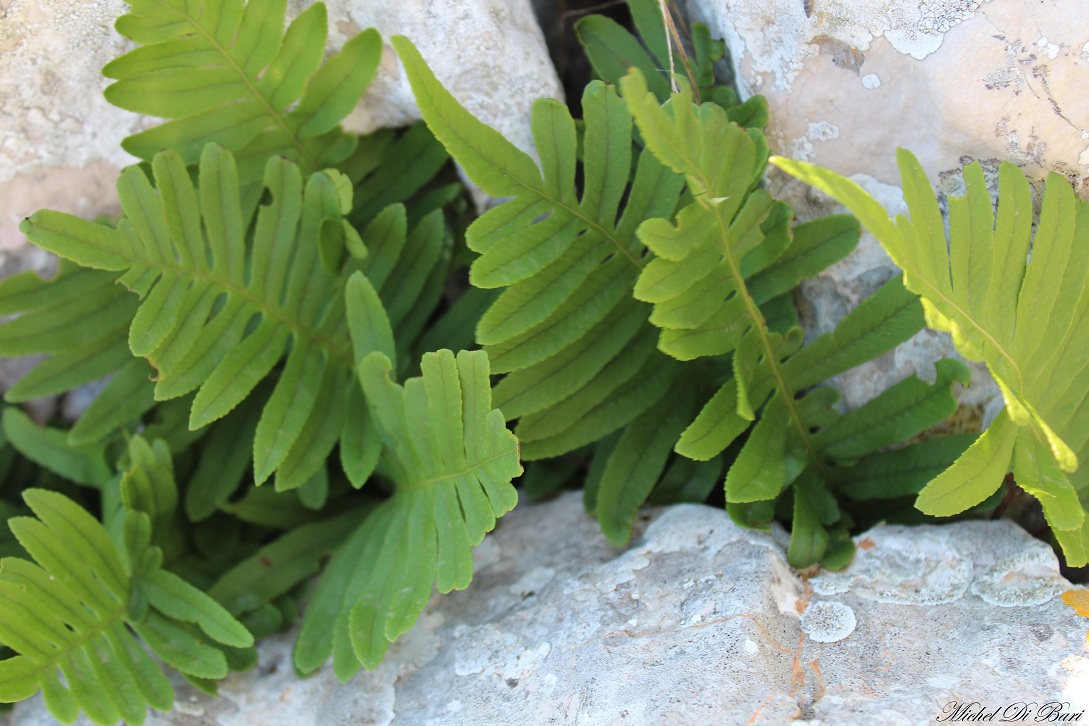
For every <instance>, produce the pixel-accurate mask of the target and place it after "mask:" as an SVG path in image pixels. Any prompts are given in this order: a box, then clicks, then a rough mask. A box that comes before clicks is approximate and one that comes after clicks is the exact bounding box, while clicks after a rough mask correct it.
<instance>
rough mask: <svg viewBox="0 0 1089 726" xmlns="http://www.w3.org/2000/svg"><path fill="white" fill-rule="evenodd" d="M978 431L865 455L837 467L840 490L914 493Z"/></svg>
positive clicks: (859, 494)
mask: <svg viewBox="0 0 1089 726" xmlns="http://www.w3.org/2000/svg"><path fill="white" fill-rule="evenodd" d="M975 439H976V435H975V434H953V435H950V436H940V437H938V438H934V439H927V440H926V441H920V442H919V443H917V444H911V445H910V446H905V447H904V448H901V449H894V450H892V451H883V452H879V453H875V454H870V455H869V456H866V457H863V458H862V459H860V460H859V462H858V463H857V464H855V465H854V466H850V467H843V468H842V469H840V470H837V471H836V474H835V482H836V485H837V488H838V491H839V492H841V493H842V494H844V495H846V496H848V497H851V498H852V499H858V500H865V499H895V498H897V497H907V496H914V495H916V494H918V493H919V492H920V491H921V490H922V488H923V487H924V486H926V484H927V483H928V482H929V481H930V480H931V479H933V478H934V477H936V476H937V475H938V474H940V473H941V472H942V471H944V470H945V469H948V468H949V466H950V465H952V463H953V462H954V461H955V460H956V459H957V458H958V457H959V456H960V455H961V454H963V453H964V451H965V449H967V448H968V447H969V446H970V445H971V443H972V442H973V441H975Z"/></svg>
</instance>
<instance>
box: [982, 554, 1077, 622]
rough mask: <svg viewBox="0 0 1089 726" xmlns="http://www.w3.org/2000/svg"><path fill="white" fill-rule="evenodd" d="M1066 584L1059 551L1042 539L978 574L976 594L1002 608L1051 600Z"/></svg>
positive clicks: (1032, 604) (1027, 605)
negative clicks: (1056, 553) (1061, 569)
mask: <svg viewBox="0 0 1089 726" xmlns="http://www.w3.org/2000/svg"><path fill="white" fill-rule="evenodd" d="M1065 585H1066V582H1065V580H1063V579H1062V578H1061V577H1060V576H1059V573H1058V567H1057V562H1056V560H1055V553H1054V552H1052V551H1051V548H1050V547H1048V546H1047V545H1045V544H1043V543H1042V542H1034V543H1033V545H1031V546H1029V547H1027V548H1026V549H1025V550H1023V551H1021V552H1018V553H1017V554H1015V555H1014V556H1012V557H1007V558H1004V559H1002V560H1000V561H998V562H996V563H994V564H993V565H992V566H990V567H988V568H987V569H986V570H984V571H983V572H981V573H979V574H977V575H976V579H975V581H974V582H973V583H972V593H973V594H975V595H979V596H980V597H981V598H983V599H984V600H986V601H987V602H989V603H991V604H992V605H997V606H999V607H1004V608H1013V607H1030V606H1034V605H1043V604H1044V603H1046V602H1048V601H1049V600H1051V599H1052V598H1053V597H1055V596H1056V595H1058V594H1059V593H1061V592H1062V591H1063V590H1064V589H1065V587H1064V586H1065Z"/></svg>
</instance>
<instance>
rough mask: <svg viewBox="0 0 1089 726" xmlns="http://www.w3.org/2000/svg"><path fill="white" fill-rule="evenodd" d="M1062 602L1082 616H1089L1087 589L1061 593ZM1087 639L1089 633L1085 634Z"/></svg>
mask: <svg viewBox="0 0 1089 726" xmlns="http://www.w3.org/2000/svg"><path fill="white" fill-rule="evenodd" d="M1063 602H1064V603H1066V604H1067V605H1069V606H1070V607H1072V608H1074V612H1076V613H1077V614H1078V615H1080V616H1082V617H1083V618H1089V590H1067V591H1066V592H1064V593H1063ZM1085 639H1086V640H1087V641H1089V633H1086V634H1085Z"/></svg>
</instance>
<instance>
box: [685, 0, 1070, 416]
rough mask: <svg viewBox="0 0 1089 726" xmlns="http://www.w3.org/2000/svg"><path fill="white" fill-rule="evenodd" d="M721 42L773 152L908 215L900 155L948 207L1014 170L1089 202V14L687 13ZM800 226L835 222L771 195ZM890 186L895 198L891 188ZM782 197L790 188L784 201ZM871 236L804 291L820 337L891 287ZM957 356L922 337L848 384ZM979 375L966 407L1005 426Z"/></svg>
mask: <svg viewBox="0 0 1089 726" xmlns="http://www.w3.org/2000/svg"><path fill="white" fill-rule="evenodd" d="M686 7H687V9H688V11H689V12H690V14H691V15H692V16H693V17H694V18H696V19H701V20H704V21H705V22H707V23H708V24H709V25H710V26H711V29H712V33H715V34H717V35H719V36H720V37H723V38H725V40H726V45H727V47H728V48H729V50H730V53H731V56H732V63H733V67H734V70H735V73H736V78H737V80H738V83H739V85H740V90H741V92H742V95H744V96H748V95H752V94H757V93H759V94H763V95H764V96H766V97H767V99H768V102H769V105H770V109H771V123H770V125H769V127H768V137H769V141H770V143H771V146H772V148H773V150H774V151H775V152H776V153H778V154H782V155H784V156H789V157H792V158H797V159H803V160H806V161H811V162H814V163H816V164H820V165H822V166H826V167H828V168H830V169H833V170H834V171H837V172H839V173H841V174H844V175H846V176H851V177H854V178H855V179H856V181H860V182H861V183H862V184H863V186H865V187H867V188H868V189H869V190H870V191H871V192H878V198H879V199H881V200H882V201H883V202H885V203H886V206H889V207H890V209H893V210H894V211H899V209H897V207H899V206H901V205H902V198H901V197H899V189H898V187H897V186H895V185H898V184H899V173H898V171H897V169H896V160H895V153H896V149H897V147H904V148H907V149H910V150H911V151H912V152H914V153H915V154H916V156H918V158H919V161H920V163H921V164H922V167H923V169H924V170H926V172H927V173H928V175H929V176H930V179H931V182H932V183H933V184H934V185H935V186H936V187H938V188H939V189H940V190H941V191H942V192H943V193H951V192H955V191H957V187H958V185H959V183H960V178H959V172H960V169H961V167H962V166H963V164H964V163H966V162H968V161H971V160H980V161H981V162H983V163H984V166H985V168H987V167H989V168H991V169H993V168H994V167H996V166H997V163H998V162H999V161H1004V160H1009V161H1013V162H1015V163H1017V164H1018V165H1020V166H1022V167H1023V168H1024V169H1025V170H1026V171H1027V172H1028V173H1029V174H1030V175H1032V176H1035V177H1038V178H1042V177H1043V176H1044V174H1045V172H1048V171H1057V172H1060V173H1062V174H1064V175H1065V176H1067V177H1068V178H1069V179H1070V180H1071V182H1072V183H1073V184H1074V186H1075V188H1076V189H1078V190H1079V193H1080V194H1081V196H1082V197H1083V198H1089V102H1087V100H1086V99H1089V5H1086V3H1085V2H1083V0H1049V1H1048V2H1042V3H1037V2H1033V3H1026V2H1022V1H1021V0H908V1H907V2H904V1H902V0H804V2H803V1H802V0H755V1H754V0H686ZM771 185H772V189H773V192H775V193H781V194H784V195H785V196H786V197H788V199H789V200H790V201H792V202H793V203H795V204H796V206H797V209H798V212H799V215H800V216H801V217H802V218H810V217H813V216H816V215H817V214H819V213H825V212H827V211H829V210H831V209H832V207H831V205H829V204H828V203H827V202H826V201H825V200H821V199H819V198H817V197H816V196H815V195H812V194H810V193H809V191H808V190H807V189H805V188H804V187H803V186H802V185H800V184H798V183H796V182H794V183H790V184H787V183H786V182H785V181H784V180H783V179H782V178H779V177H773V178H772V179H771ZM889 185H894V186H891V187H890V186H889ZM784 186H785V187H786V188H784ZM894 272H895V271H894V268H893V267H892V264H891V262H890V261H889V260H888V258H887V256H885V255H884V253H883V251H882V250H881V249H880V247H879V246H878V245H877V244H876V242H875V240H873V239H872V238H871V237H870V236H869V235H865V236H864V238H863V242H862V244H861V245H860V247H859V249H858V251H857V252H856V253H855V254H854V255H853V256H852V257H851V258H850V259H848V260H845V261H844V262H842V263H840V264H839V265H837V266H836V267H835V268H833V269H832V270H830V272H829V273H828V274H826V275H822V276H820V277H818V278H816V279H815V280H812V281H810V282H809V283H807V284H806V286H805V288H804V294H805V296H806V298H807V299H808V301H809V305H810V307H811V310H810V323H811V330H812V331H813V332H815V333H816V332H823V331H824V330H826V329H827V328H828V327H830V325H831V324H832V323H833V322H834V321H835V320H838V319H839V318H840V317H842V315H843V314H844V312H845V311H846V310H847V309H849V308H850V307H852V306H853V305H854V304H855V303H856V302H857V301H858V299H860V298H861V297H864V296H866V295H868V294H869V293H870V292H872V291H873V290H874V289H876V287H877V286H878V285H879V284H880V283H881V282H883V281H884V280H885V279H887V278H888V277H889V276H890V275H892V274H894ZM951 350H952V346H951V344H949V343H948V342H947V339H945V338H939V337H938V336H936V335H935V334H933V333H929V332H927V333H925V334H923V335H922V336H920V337H919V338H918V339H916V340H915V341H914V342H913V343H912V344H911V345H909V346H907V347H905V348H904V349H903V350H901V351H898V352H897V353H896V354H895V355H894V356H890V357H889V358H887V359H885V360H882V361H880V362H879V363H878V364H877V365H876V366H869V367H867V368H863V369H860V370H858V371H856V372H853V373H852V374H849V375H848V376H847V377H846V380H844V381H841V382H842V383H844V384H845V388H846V399H847V402H848V404H849V405H857V404H858V403H861V402H862V401H864V400H866V399H867V398H869V397H870V396H872V395H873V394H874V393H875V392H876V391H878V390H880V389H882V388H884V387H887V385H888V384H889V383H890V382H893V381H895V380H898V379H900V378H903V377H904V376H907V375H909V374H910V373H912V372H919V373H920V375H927V373H928V369H929V367H930V364H931V362H932V361H933V360H935V359H936V358H938V357H941V356H943V355H947V354H948V353H949V351H951ZM980 372H982V368H979V369H977V370H975V371H973V374H974V375H973V379H974V380H976V381H979V382H980V383H979V385H974V386H973V387H972V388H973V389H975V390H972V389H969V391H967V392H966V393H965V394H964V395H962V396H961V400H962V401H963V402H964V403H965V404H967V409H966V411H965V413H966V414H967V415H968V416H969V418H973V417H974V418H975V419H977V423H978V418H979V417H980V416H983V417H984V418H988V416H987V412H985V411H984V408H985V407H987V406H988V404H989V408H990V411H989V413H990V414H994V413H997V410H998V409H997V406H996V405H995V401H996V394H997V391H996V389H995V388H994V386H993V385H986V384H989V383H990V381H989V378H987V376H986V375H985V374H983V375H976V374H977V373H980Z"/></svg>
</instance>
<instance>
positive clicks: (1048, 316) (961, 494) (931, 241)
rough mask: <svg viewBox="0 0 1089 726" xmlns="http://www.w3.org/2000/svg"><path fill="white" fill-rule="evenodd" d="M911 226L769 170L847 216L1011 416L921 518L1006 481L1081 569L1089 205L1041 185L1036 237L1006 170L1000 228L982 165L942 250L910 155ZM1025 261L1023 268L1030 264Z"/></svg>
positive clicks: (821, 181)
mask: <svg viewBox="0 0 1089 726" xmlns="http://www.w3.org/2000/svg"><path fill="white" fill-rule="evenodd" d="M897 159H898V162H899V165H900V169H901V175H902V183H903V189H904V197H905V199H906V200H907V203H908V208H909V210H910V212H911V219H910V220H909V219H908V218H907V217H905V216H903V215H899V216H897V218H896V220H895V221H893V220H891V219H889V217H888V214H887V213H886V212H885V210H884V208H882V207H881V205H880V204H878V203H877V202H876V201H875V200H874V199H873V198H872V197H870V196H869V195H868V194H866V192H865V191H863V190H862V189H861V188H860V187H859V186H858V185H857V184H855V183H854V182H852V181H850V180H848V179H845V178H843V177H841V176H839V175H837V174H834V173H833V172H830V171H827V170H824V169H820V168H817V167H814V166H812V165H810V164H806V163H803V162H797V161H790V160H788V159H778V158H777V159H775V160H774V162H775V164H776V165H777V166H779V167H780V168H782V169H783V170H784V171H787V172H788V173H790V174H793V175H794V176H797V177H799V178H800V179H802V180H803V181H806V182H808V183H809V184H812V185H814V186H816V187H817V188H819V189H821V190H822V191H825V192H827V193H828V194H830V195H832V196H833V197H835V198H836V199H837V200H839V201H840V202H842V203H843V204H845V205H846V206H847V207H849V208H850V209H852V210H853V211H854V212H855V213H856V214H857V215H858V216H859V218H860V219H861V220H862V222H863V223H864V224H865V225H866V226H867V227H869V228H870V230H871V231H873V233H874V234H875V235H876V236H877V238H878V240H879V241H880V242H881V244H882V245H883V246H884V247H885V249H886V250H887V251H888V253H889V256H890V257H892V259H893V261H894V262H895V263H896V264H897V265H898V266H899V267H900V268H901V269H903V270H904V284H905V285H906V286H907V287H908V288H909V289H910V290H912V291H914V292H916V293H918V294H919V295H920V296H922V299H923V305H924V307H925V310H926V320H927V323H928V324H929V325H930V327H932V328H934V329H936V330H943V331H946V332H948V333H950V334H951V335H952V336H953V342H954V344H955V345H956V347H957V350H958V351H959V352H960V353H961V354H962V355H964V356H965V357H966V358H969V359H971V360H979V361H983V362H985V363H986V364H987V367H988V369H989V370H990V372H991V374H992V376H993V377H994V379H995V381H996V382H997V383H998V385H999V387H1000V388H1001V389H1002V393H1003V396H1004V398H1005V403H1006V408H1005V410H1004V412H1003V413H1002V414H1000V415H999V417H998V419H996V420H995V422H994V423H992V424H991V426H990V427H989V428H988V429H987V431H986V432H984V434H983V435H982V436H980V437H979V439H977V440H976V441H975V442H974V443H973V444H972V446H971V447H970V448H969V449H968V450H967V451H966V452H964V454H963V455H962V456H961V457H960V458H959V459H957V461H956V463H955V464H954V465H953V466H951V467H950V468H949V469H948V470H947V471H945V472H944V473H943V474H941V475H939V476H938V477H936V478H935V479H934V480H933V481H932V482H931V483H930V484H929V485H928V486H927V487H926V489H924V490H923V492H922V493H921V494H920V496H919V499H918V502H917V505H918V507H919V508H920V509H921V510H922V511H924V512H926V513H928V514H932V515H937V516H949V515H952V514H956V513H958V512H961V511H964V510H965V509H968V508H969V507H972V506H974V505H976V504H978V503H979V502H982V501H983V500H985V499H986V498H987V497H988V496H990V495H991V494H992V493H993V492H995V491H996V490H997V489H998V488H999V487H1000V486H1001V483H1002V480H1003V478H1004V476H1005V475H1006V473H1007V472H1008V471H1010V469H1011V468H1012V470H1013V472H1014V476H1015V478H1016V480H1017V481H1018V483H1019V484H1020V485H1021V486H1022V487H1023V488H1024V489H1025V490H1026V491H1028V492H1029V493H1031V494H1033V495H1034V496H1036V497H1037V498H1039V499H1040V501H1041V503H1042V504H1043V507H1044V513H1045V515H1046V516H1047V518H1048V521H1049V522H1050V523H1051V525H1052V527H1053V529H1054V531H1055V533H1056V536H1057V538H1058V539H1059V542H1060V543H1061V544H1062V547H1063V550H1064V552H1065V553H1066V555H1067V558H1068V560H1069V561H1070V563H1071V564H1072V565H1074V566H1077V565H1081V564H1085V563H1086V562H1087V561H1089V517H1086V516H1085V513H1086V511H1089V467H1085V466H1084V465H1082V466H1079V463H1081V462H1084V461H1085V460H1086V459H1087V458H1089V406H1086V405H1085V400H1086V393H1087V392H1089V367H1087V366H1086V365H1085V351H1086V350H1087V349H1089V284H1087V282H1086V279H1087V278H1086V270H1089V204H1086V203H1085V202H1083V201H1080V200H1078V199H1077V198H1076V197H1075V196H1074V192H1073V190H1072V189H1071V188H1070V185H1069V184H1068V183H1067V181H1066V180H1065V179H1064V178H1063V177H1061V176H1060V175H1058V174H1051V175H1049V177H1048V179H1047V182H1046V186H1045V189H1044V196H1043V206H1042V209H1041V213H1040V221H1039V224H1038V225H1037V227H1036V232H1035V235H1033V233H1032V196H1031V192H1030V189H1029V185H1028V182H1027V181H1026V179H1025V177H1024V175H1023V174H1022V173H1021V172H1020V171H1019V170H1018V169H1017V167H1015V166H1014V165H1012V164H1009V163H1005V164H1003V165H1002V167H1001V168H1000V170H999V201H998V208H997V214H996V212H995V209H994V207H993V205H992V203H991V198H990V196H989V194H988V192H987V185H986V181H985V180H984V177H983V171H982V169H981V167H980V166H979V165H978V164H970V165H968V166H967V167H965V169H964V176H965V186H966V195H965V196H963V197H953V198H950V199H949V238H948V240H947V238H946V232H945V228H944V226H943V223H942V218H941V213H940V211H939V209H938V205H937V202H936V200H935V198H934V195H933V193H932V191H931V189H930V185H929V183H928V181H927V179H926V175H925V174H924V173H923V171H922V168H921V167H920V166H919V163H918V161H917V160H916V159H915V157H914V156H912V155H911V153H910V152H908V151H905V150H903V149H901V150H900V152H899V153H898V156H897ZM1030 248H1031V258H1030V256H1029V251H1030Z"/></svg>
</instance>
